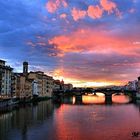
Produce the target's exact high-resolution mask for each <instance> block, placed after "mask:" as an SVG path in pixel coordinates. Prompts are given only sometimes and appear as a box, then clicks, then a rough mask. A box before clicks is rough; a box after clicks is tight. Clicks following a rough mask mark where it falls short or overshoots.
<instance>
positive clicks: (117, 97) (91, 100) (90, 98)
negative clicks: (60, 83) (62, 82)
mask: <svg viewBox="0 0 140 140" xmlns="http://www.w3.org/2000/svg"><path fill="white" fill-rule="evenodd" d="M110 98H111V97H109V100H108V98H107V97H105V95H104V94H103V93H96V95H94V94H89V95H82V96H73V97H65V98H64V99H63V103H64V104H85V105H86V104H126V103H130V102H131V100H132V99H131V98H130V97H129V96H127V95H124V94H121V93H120V94H113V95H112V100H111V101H110Z"/></svg>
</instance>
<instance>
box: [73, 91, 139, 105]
mask: <svg viewBox="0 0 140 140" xmlns="http://www.w3.org/2000/svg"><path fill="white" fill-rule="evenodd" d="M96 93H102V94H104V95H105V103H106V104H112V95H113V94H117V95H120V94H124V95H128V96H129V97H131V99H132V102H135V98H136V91H129V90H123V91H122V90H110V89H103V90H102V89H97V90H94V91H93V95H96ZM82 95H85V93H82V92H81V93H75V97H76V102H80V100H82Z"/></svg>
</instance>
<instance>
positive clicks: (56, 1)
mask: <svg viewBox="0 0 140 140" xmlns="http://www.w3.org/2000/svg"><path fill="white" fill-rule="evenodd" d="M61 5H62V6H63V7H67V6H68V4H67V2H66V1H65V0H49V1H48V2H47V3H46V8H47V10H48V12H50V13H54V12H55V11H56V10H57V9H59V8H60V6H61Z"/></svg>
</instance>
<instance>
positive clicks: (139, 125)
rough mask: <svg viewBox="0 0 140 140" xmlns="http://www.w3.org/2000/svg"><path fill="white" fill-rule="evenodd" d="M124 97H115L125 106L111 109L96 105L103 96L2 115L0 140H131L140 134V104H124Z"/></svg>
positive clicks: (69, 99) (32, 106)
mask: <svg viewBox="0 0 140 140" xmlns="http://www.w3.org/2000/svg"><path fill="white" fill-rule="evenodd" d="M124 96H125V95H113V102H114V101H115V104H116V103H118V101H120V100H122V101H125V102H123V103H122V101H121V103H122V105H112V106H107V105H105V104H103V105H97V104H98V103H99V104H100V103H101V101H102V102H105V101H103V99H104V98H105V97H104V95H103V94H99V95H98V94H97V95H96V96H95V95H90V96H85V95H84V96H81V97H79V99H78V100H79V101H77V98H76V97H69V98H64V100H63V103H60V104H53V103H52V102H51V100H49V101H44V102H40V103H38V104H35V105H33V104H28V105H25V106H18V107H16V108H15V109H13V110H11V111H10V110H8V111H7V112H4V113H1V114H0V140H98V139H99V140H100V139H102V140H124V139H127V140H129V139H130V140H131V139H132V138H131V133H132V131H135V130H136V131H140V102H137V104H136V105H135V104H124V103H126V98H125V97H124ZM126 97H127V96H126ZM127 98H128V97H127ZM81 99H82V100H81ZM127 101H128V100H127ZM80 102H81V103H80ZM128 116H129V117H128Z"/></svg>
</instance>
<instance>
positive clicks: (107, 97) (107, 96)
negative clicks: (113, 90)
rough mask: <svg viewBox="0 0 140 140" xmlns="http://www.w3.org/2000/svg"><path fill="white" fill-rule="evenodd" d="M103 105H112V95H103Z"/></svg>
mask: <svg viewBox="0 0 140 140" xmlns="http://www.w3.org/2000/svg"><path fill="white" fill-rule="evenodd" d="M105 104H108V105H111V104H112V94H110V95H108V94H105Z"/></svg>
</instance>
